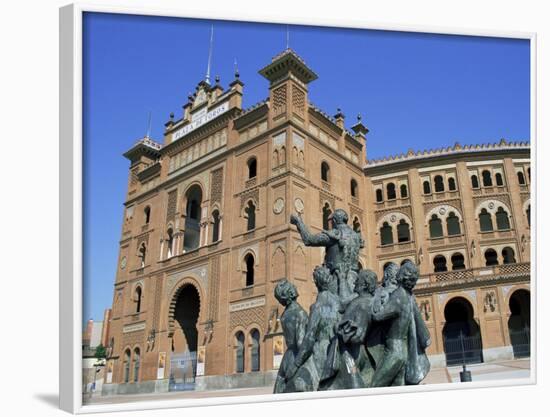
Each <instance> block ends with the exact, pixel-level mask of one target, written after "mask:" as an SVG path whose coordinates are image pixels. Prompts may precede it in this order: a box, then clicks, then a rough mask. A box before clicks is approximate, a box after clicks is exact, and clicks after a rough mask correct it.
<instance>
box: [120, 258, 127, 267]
mask: <svg viewBox="0 0 550 417" xmlns="http://www.w3.org/2000/svg"><path fill="white" fill-rule="evenodd" d="M126 262H127V260H126V256H123V257H122V259H121V260H120V269H124V268H126Z"/></svg>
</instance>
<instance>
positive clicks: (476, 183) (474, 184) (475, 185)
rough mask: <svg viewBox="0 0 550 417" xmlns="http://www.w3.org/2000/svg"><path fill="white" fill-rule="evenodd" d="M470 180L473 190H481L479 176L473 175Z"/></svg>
mask: <svg viewBox="0 0 550 417" xmlns="http://www.w3.org/2000/svg"><path fill="white" fill-rule="evenodd" d="M470 179H471V180H472V188H479V180H478V179H477V175H472V176H471V177H470Z"/></svg>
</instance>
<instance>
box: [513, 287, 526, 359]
mask: <svg viewBox="0 0 550 417" xmlns="http://www.w3.org/2000/svg"><path fill="white" fill-rule="evenodd" d="M509 306H510V313H511V314H510V318H509V319H508V332H509V333H510V343H511V344H512V349H513V350H514V357H515V358H525V357H529V356H530V355H531V338H530V329H531V294H530V292H529V291H528V290H524V289H520V290H516V291H514V293H513V294H512V295H511V296H510V302H509Z"/></svg>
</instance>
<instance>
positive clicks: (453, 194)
mask: <svg viewBox="0 0 550 417" xmlns="http://www.w3.org/2000/svg"><path fill="white" fill-rule="evenodd" d="M454 198H460V194H459V193H458V190H454V191H438V192H435V191H434V192H432V193H431V194H424V202H429V201H441V200H452V199H454Z"/></svg>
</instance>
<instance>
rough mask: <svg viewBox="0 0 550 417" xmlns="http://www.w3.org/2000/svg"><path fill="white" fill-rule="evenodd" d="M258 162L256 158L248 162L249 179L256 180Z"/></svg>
mask: <svg viewBox="0 0 550 417" xmlns="http://www.w3.org/2000/svg"><path fill="white" fill-rule="evenodd" d="M257 166H258V162H257V161H256V158H251V159H249V160H248V179H251V178H256V170H257Z"/></svg>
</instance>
